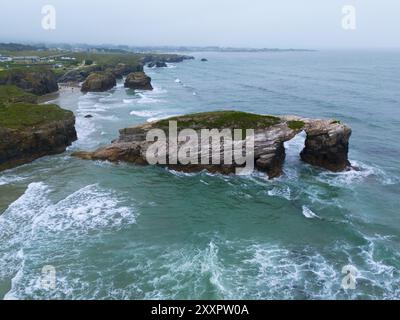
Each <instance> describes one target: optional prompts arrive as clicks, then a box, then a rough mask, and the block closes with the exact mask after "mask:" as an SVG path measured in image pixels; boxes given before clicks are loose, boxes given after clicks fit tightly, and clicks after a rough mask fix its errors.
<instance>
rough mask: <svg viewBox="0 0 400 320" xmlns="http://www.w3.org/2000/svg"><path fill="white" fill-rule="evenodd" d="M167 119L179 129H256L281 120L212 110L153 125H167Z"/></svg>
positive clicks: (267, 116)
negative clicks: (175, 123) (176, 124)
mask: <svg viewBox="0 0 400 320" xmlns="http://www.w3.org/2000/svg"><path fill="white" fill-rule="evenodd" d="M169 121H177V122H178V126H179V128H180V129H185V128H191V129H201V128H215V129H224V128H230V129H258V128H268V127H270V126H273V125H276V124H278V123H280V122H282V120H281V119H280V118H278V117H274V116H269V115H258V114H254V113H248V112H242V111H214V112H202V113H195V114H188V115H184V116H179V117H173V118H169V119H165V120H161V121H158V122H156V123H155V126H157V125H159V126H161V127H164V126H168V123H169Z"/></svg>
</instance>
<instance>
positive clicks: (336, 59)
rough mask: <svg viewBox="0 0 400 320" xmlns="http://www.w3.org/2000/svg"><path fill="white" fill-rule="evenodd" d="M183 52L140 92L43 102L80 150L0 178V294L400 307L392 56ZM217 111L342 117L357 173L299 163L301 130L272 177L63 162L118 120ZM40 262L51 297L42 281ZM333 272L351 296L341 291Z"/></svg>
mask: <svg viewBox="0 0 400 320" xmlns="http://www.w3.org/2000/svg"><path fill="white" fill-rule="evenodd" d="M195 56H196V58H198V59H196V60H195V61H186V62H184V63H180V64H176V65H170V67H169V68H167V69H149V70H147V71H146V72H147V73H148V74H149V75H150V76H151V77H152V78H153V85H154V86H155V90H154V91H153V92H137V93H136V94H134V93H132V92H130V91H126V90H125V89H124V88H123V85H122V82H121V83H119V85H118V86H117V88H115V89H113V90H111V91H109V92H106V93H99V94H92V93H90V94H87V95H82V94H80V93H79V92H78V90H77V89H75V90H74V91H73V92H72V91H71V89H68V90H65V91H63V92H62V93H61V95H60V97H59V98H57V99H56V102H57V103H59V104H60V105H61V106H62V107H64V108H68V109H71V110H73V111H74V112H75V114H76V116H77V131H78V135H79V140H78V141H77V142H76V143H74V145H73V146H72V147H70V148H69V149H68V151H67V152H66V153H64V154H61V155H57V156H52V157H45V158H42V159H40V160H37V161H35V162H34V163H32V164H28V165H24V166H21V167H18V168H15V169H12V170H8V171H6V172H2V173H0V213H2V214H1V215H0V297H4V298H7V299H15V298H16V299H31V298H38V299H45V298H55V299H145V298H152V299H281V298H284V299H286V298H287V299H353V298H358V299H381V298H384V299H395V298H397V299H399V298H400V274H399V268H400V253H399V252H400V250H399V249H400V239H399V236H400V212H399V208H400V201H399V194H400V161H399V158H400V142H399V134H400V52H398V51H354V52H351V51H320V52H288V53H231V54H227V53H201V54H195ZM202 57H206V58H208V60H209V62H207V63H203V62H200V61H199V58H202ZM216 109H235V110H243V111H250V112H256V113H263V114H274V115H280V114H298V115H302V116H308V117H314V118H318V117H328V118H335V119H339V120H341V121H343V122H345V123H347V124H349V125H350V126H351V127H352V129H353V136H352V139H351V145H350V149H351V152H350V159H351V162H352V163H353V164H354V165H356V166H358V167H359V169H360V170H359V171H351V172H345V173H329V172H326V171H323V170H320V169H316V168H312V167H310V166H309V165H306V164H303V163H302V162H301V161H300V160H299V152H300V151H301V149H302V146H303V144H304V136H303V135H302V134H300V135H299V136H297V137H296V138H295V139H293V140H292V141H290V142H288V143H287V145H286V147H287V153H288V155H287V159H286V164H285V174H284V175H283V176H282V177H280V178H279V179H275V180H271V181H269V180H267V179H266V178H265V176H264V175H263V174H257V173H255V174H253V175H252V176H246V177H236V176H222V175H211V174H207V173H198V174H182V173H177V172H171V171H168V170H166V169H162V168H154V167H136V166H132V165H127V164H121V165H114V164H110V163H102V162H90V161H81V160H78V159H75V158H71V157H70V153H71V152H72V151H76V150H91V149H95V148H97V147H99V146H102V145H104V144H107V143H109V142H110V141H111V140H112V139H115V138H116V137H117V135H118V129H120V128H124V127H126V126H129V125H133V124H138V123H141V122H145V121H149V120H151V119H158V118H163V117H167V116H171V115H179V114H184V113H188V112H197V111H207V110H216ZM87 114H91V115H93V116H94V117H93V118H91V119H85V118H84V116H85V115H87ZM46 265H51V266H53V267H54V268H55V270H56V282H55V287H52V288H49V287H44V286H43V285H42V283H43V281H42V280H43V278H44V275H43V274H42V268H43V267H44V266H46ZM346 265H353V266H354V267H356V268H357V269H358V271H359V274H358V277H357V283H356V288H355V289H354V290H344V289H343V288H342V286H341V284H342V279H343V277H344V276H345V275H344V274H342V268H343V267H344V266H346Z"/></svg>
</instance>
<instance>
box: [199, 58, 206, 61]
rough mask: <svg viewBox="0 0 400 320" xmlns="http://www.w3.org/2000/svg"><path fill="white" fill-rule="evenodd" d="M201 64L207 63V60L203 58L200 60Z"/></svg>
mask: <svg viewBox="0 0 400 320" xmlns="http://www.w3.org/2000/svg"><path fill="white" fill-rule="evenodd" d="M200 61H201V62H207V61H208V60H207V59H206V58H203V59H201V60H200Z"/></svg>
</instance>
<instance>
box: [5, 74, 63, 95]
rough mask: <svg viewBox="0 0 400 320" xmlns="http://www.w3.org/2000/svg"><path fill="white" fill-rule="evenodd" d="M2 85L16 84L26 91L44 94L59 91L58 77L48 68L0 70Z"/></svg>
mask: <svg viewBox="0 0 400 320" xmlns="http://www.w3.org/2000/svg"><path fill="white" fill-rule="evenodd" d="M0 85H15V86H17V87H19V88H21V89H23V90H24V91H26V92H29V93H32V94H36V95H44V94H47V93H52V92H56V91H58V84H57V77H56V75H55V74H54V73H53V71H51V70H49V69H46V68H24V69H11V70H3V71H0Z"/></svg>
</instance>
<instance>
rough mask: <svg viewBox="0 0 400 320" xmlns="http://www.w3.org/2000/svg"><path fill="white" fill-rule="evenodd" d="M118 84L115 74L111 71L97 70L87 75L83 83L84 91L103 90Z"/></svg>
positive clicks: (82, 89)
mask: <svg viewBox="0 0 400 320" xmlns="http://www.w3.org/2000/svg"><path fill="white" fill-rule="evenodd" d="M116 85H117V80H116V78H115V76H114V75H113V74H112V73H110V72H96V73H92V74H90V75H89V77H87V79H86V81H85V82H84V83H83V84H82V88H81V91H82V92H103V91H107V90H110V89H112V88H114V87H115V86H116Z"/></svg>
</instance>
